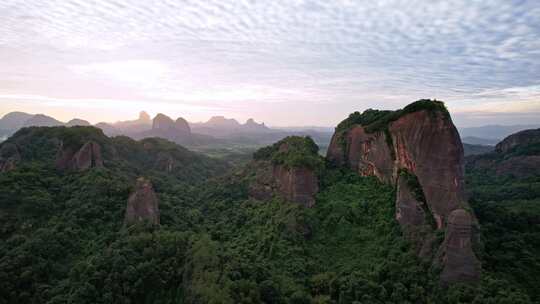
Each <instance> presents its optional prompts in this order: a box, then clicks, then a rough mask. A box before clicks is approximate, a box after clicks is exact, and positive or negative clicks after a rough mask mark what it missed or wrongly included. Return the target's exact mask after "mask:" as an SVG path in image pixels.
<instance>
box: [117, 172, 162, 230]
mask: <svg viewBox="0 0 540 304" xmlns="http://www.w3.org/2000/svg"><path fill="white" fill-rule="evenodd" d="M144 221H148V222H150V223H152V224H155V225H159V202H158V198H157V195H156V193H155V192H154V188H153V187H152V183H151V182H150V181H149V180H148V179H146V178H144V177H139V178H138V179H137V183H136V185H135V191H134V192H133V193H132V194H131V195H130V196H129V198H128V201H127V207H126V216H125V223H126V224H128V225H129V224H133V223H137V222H144Z"/></svg>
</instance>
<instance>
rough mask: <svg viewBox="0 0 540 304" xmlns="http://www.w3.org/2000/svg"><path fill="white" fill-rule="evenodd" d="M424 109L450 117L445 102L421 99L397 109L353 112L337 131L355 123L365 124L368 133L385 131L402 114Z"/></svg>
mask: <svg viewBox="0 0 540 304" xmlns="http://www.w3.org/2000/svg"><path fill="white" fill-rule="evenodd" d="M422 110H426V111H428V112H430V113H435V112H439V113H442V115H443V117H444V118H445V119H446V118H449V117H450V114H449V113H448V110H447V109H446V106H445V105H444V102H442V101H438V100H435V99H433V100H432V99H420V100H417V101H415V102H413V103H411V104H409V105H407V106H405V107H404V108H403V109H399V110H395V111H388V110H374V109H367V110H365V111H364V112H362V113H360V112H358V111H357V112H353V113H351V114H350V115H349V117H347V118H346V119H345V120H343V121H342V122H340V123H339V124H338V125H337V127H336V131H346V130H348V129H349V128H351V127H352V126H354V125H361V126H364V127H365V130H366V132H368V133H372V132H377V131H383V130H384V129H386V128H388V125H389V124H390V123H391V122H393V121H396V120H398V119H399V118H401V117H402V116H404V115H406V114H409V113H414V112H418V111H422Z"/></svg>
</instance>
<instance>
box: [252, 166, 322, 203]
mask: <svg viewBox="0 0 540 304" xmlns="http://www.w3.org/2000/svg"><path fill="white" fill-rule="evenodd" d="M257 166H258V167H259V168H258V169H257V171H258V172H257V180H256V181H255V182H254V183H251V184H250V186H249V196H250V197H252V198H254V199H257V200H261V201H265V200H269V199H271V198H272V197H273V196H274V194H277V195H280V196H281V197H283V198H284V199H285V200H287V201H290V202H293V203H297V204H301V205H303V206H305V207H308V208H311V207H313V206H314V205H315V195H316V194H317V192H318V191H319V182H318V178H317V175H316V174H315V172H314V171H313V170H311V169H308V168H304V167H300V168H287V167H285V166H283V165H272V164H270V163H269V162H258V165H257Z"/></svg>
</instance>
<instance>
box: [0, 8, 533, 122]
mask: <svg viewBox="0 0 540 304" xmlns="http://www.w3.org/2000/svg"><path fill="white" fill-rule="evenodd" d="M421 98H436V99H438V100H443V101H445V102H446V105H447V107H448V108H449V110H450V112H451V114H452V116H453V119H454V122H455V123H456V125H458V126H461V127H466V126H479V125H486V124H530V123H538V122H539V121H540V1H538V0H530V1H526V0H523V1H517V0H516V1H513V0H482V1H475V0H449V1H437V0H425V1H420V0H381V1H374V0H370V1H362V0H356V1H339V0H337V1H336V0H333V1H326V0H325V1H295V0H284V1H280V0H276V1H255V0H245V1H241V0H236V1H225V0H217V1H214V0H205V1H201V0H197V1H177V0H174V1H173V0H163V1H155V0H154V1H153V0H145V1H142V0H139V1H135V0H133V1H131V0H109V1H104V0H65V1H59V0H57V1H54V0H48V1H43V0H2V1H0V115H3V114H5V113H8V112H11V111H15V110H17V111H25V112H29V113H45V114H48V115H51V116H54V117H56V118H58V119H60V120H64V121H67V120H69V119H71V118H73V117H79V118H83V119H87V120H89V121H91V122H93V123H96V122H99V121H116V120H124V119H130V118H135V117H137V115H138V112H139V111H141V110H145V111H147V112H148V113H150V114H151V115H155V114H156V113H158V112H162V113H165V114H167V115H170V116H172V117H178V116H182V117H184V118H186V119H188V120H189V121H204V120H207V119H208V118H209V117H211V116H214V115H224V116H227V117H234V118H237V119H239V120H245V119H247V118H250V117H253V118H255V119H256V120H257V121H264V122H265V123H267V124H268V125H274V126H301V125H312V126H334V125H336V124H337V123H338V122H339V121H341V120H342V119H344V118H345V117H346V116H347V115H348V114H349V113H351V112H353V111H363V110H365V109H367V108H378V109H397V108H401V107H403V106H405V105H406V104H408V103H410V102H412V101H415V100H417V99H421Z"/></svg>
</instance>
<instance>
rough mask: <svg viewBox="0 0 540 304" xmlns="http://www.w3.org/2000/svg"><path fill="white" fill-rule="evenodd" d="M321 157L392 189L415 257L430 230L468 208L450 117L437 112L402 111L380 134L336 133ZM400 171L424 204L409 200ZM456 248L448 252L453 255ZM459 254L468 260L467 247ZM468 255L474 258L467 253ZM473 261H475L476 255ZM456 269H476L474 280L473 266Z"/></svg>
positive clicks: (423, 250) (428, 242) (427, 243)
mask: <svg viewBox="0 0 540 304" xmlns="http://www.w3.org/2000/svg"><path fill="white" fill-rule="evenodd" d="M327 158H328V159H329V160H330V161H332V162H334V163H336V164H339V165H345V166H347V167H349V168H351V169H353V170H355V171H356V172H358V173H359V174H361V175H372V176H376V177H378V178H379V180H381V181H382V182H385V183H391V184H395V185H396V187H397V197H396V219H397V220H398V222H399V223H400V225H401V226H402V228H403V230H404V233H405V235H406V236H407V237H408V238H409V239H410V240H411V241H412V242H413V243H414V244H415V247H416V249H417V252H418V253H419V255H420V256H423V257H429V256H431V251H432V250H431V246H432V245H433V241H434V235H435V234H434V231H435V230H440V229H447V221H448V219H449V216H450V214H452V212H453V211H454V210H457V209H459V210H463V209H461V208H466V207H468V203H467V201H466V197H465V191H464V156H463V146H462V143H461V139H460V137H459V134H458V132H457V129H456V128H455V126H454V124H453V123H452V121H451V119H450V118H449V116H448V115H447V113H444V112H443V111H441V110H425V109H420V110H417V111H411V112H407V113H406V114H403V115H401V116H400V117H397V118H395V119H394V120H391V121H389V122H388V123H387V125H386V126H385V128H384V129H383V130H382V131H374V132H372V133H368V132H366V126H361V125H353V126H351V127H349V128H348V129H347V130H341V131H337V132H336V133H335V134H334V136H333V138H332V141H331V144H330V147H329V148H328V154H327ZM401 170H406V171H407V172H410V174H411V175H412V176H414V177H415V178H416V179H417V182H418V187H419V188H420V189H421V191H422V194H423V195H422V196H423V198H422V199H423V200H425V202H420V201H418V199H417V198H415V197H414V195H413V194H412V192H411V190H412V189H410V187H409V186H408V184H407V183H406V182H405V180H404V179H402V178H401V175H400V174H398V172H400V171H401ZM463 212H465V213H467V211H465V210H463ZM467 214H468V213H467ZM468 217H469V219H470V223H469V226H471V225H472V224H473V223H475V220H474V218H473V216H472V215H471V214H468ZM469 230H470V229H469ZM464 237H468V238H469V243H470V241H471V234H468V235H465V236H464ZM459 250H460V249H459V248H458V249H456V250H455V251H454V253H451V254H458V255H459V254H461V253H460V252H459ZM463 250H464V252H463V253H462V254H464V255H465V256H469V252H468V250H469V249H467V248H465V247H464V249H463ZM465 251H467V252H465ZM470 254H472V256H473V257H474V253H473V252H472V249H471V250H470ZM471 261H473V259H471V258H467V259H458V260H455V263H471ZM474 261H477V260H476V257H474ZM475 265H476V264H475ZM445 267H447V268H448V271H450V272H451V269H452V268H453V267H456V265H455V264H450V265H448V266H446V264H445ZM459 267H463V268H466V269H473V271H477V272H476V274H475V275H474V276H472V273H471V276H472V277H478V274H479V270H478V268H477V267H473V266H472V265H471V264H469V265H460V266H459ZM457 271H458V272H459V270H457ZM447 278H450V276H443V277H442V280H443V281H444V280H446V279H447Z"/></svg>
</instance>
